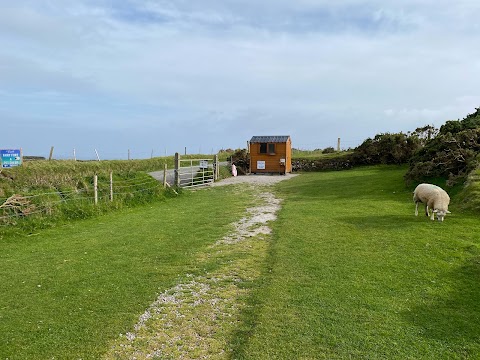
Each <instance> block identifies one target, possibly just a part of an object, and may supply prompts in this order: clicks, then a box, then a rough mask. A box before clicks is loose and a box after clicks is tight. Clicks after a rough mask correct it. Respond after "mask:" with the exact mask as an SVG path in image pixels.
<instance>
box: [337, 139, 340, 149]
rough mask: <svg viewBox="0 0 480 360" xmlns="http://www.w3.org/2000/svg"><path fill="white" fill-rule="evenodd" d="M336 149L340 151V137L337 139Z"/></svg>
mask: <svg viewBox="0 0 480 360" xmlns="http://www.w3.org/2000/svg"><path fill="white" fill-rule="evenodd" d="M337 151H340V138H338V139H337Z"/></svg>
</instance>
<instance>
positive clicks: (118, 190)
mask: <svg viewBox="0 0 480 360" xmlns="http://www.w3.org/2000/svg"><path fill="white" fill-rule="evenodd" d="M162 190H163V184H162V183H161V182H159V181H158V180H156V179H154V178H151V179H145V178H141V179H138V178H134V179H114V178H113V176H112V174H110V177H109V178H108V177H105V176H101V177H98V176H97V175H94V176H92V178H91V180H90V181H89V182H84V183H82V185H81V187H80V188H76V189H69V190H57V191H48V192H43V193H36V194H26V195H22V194H18V193H16V194H12V195H11V196H9V197H4V198H0V226H10V225H15V224H16V223H17V222H18V221H19V220H22V219H27V218H32V217H35V216H37V217H42V216H54V215H60V214H64V215H65V214H67V217H81V215H82V214H85V213H92V212H95V208H98V207H102V206H103V207H105V206H106V207H108V206H110V205H113V204H114V203H116V205H117V206H118V204H119V203H126V202H138V201H142V200H144V201H145V200H151V199H152V198H153V197H155V196H156V195H159V194H160V193H161V191H162ZM75 214H77V216H75Z"/></svg>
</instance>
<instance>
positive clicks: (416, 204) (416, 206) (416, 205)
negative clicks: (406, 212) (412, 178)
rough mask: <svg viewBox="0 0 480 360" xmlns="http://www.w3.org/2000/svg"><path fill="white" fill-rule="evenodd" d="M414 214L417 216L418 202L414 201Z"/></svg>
mask: <svg viewBox="0 0 480 360" xmlns="http://www.w3.org/2000/svg"><path fill="white" fill-rule="evenodd" d="M415 216H418V202H417V201H415Z"/></svg>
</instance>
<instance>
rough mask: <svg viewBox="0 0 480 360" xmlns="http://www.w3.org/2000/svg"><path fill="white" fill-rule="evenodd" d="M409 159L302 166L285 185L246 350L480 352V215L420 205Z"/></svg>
mask: <svg viewBox="0 0 480 360" xmlns="http://www.w3.org/2000/svg"><path fill="white" fill-rule="evenodd" d="M404 173H405V168H404V167H398V168H397V167H367V168H361V169H356V170H351V171H344V172H327V173H314V174H310V173H309V174H302V175H301V176H299V177H297V178H294V179H292V180H291V181H288V182H284V183H281V184H280V185H279V186H278V189H279V195H280V197H282V198H284V199H285V201H284V208H283V209H282V211H281V213H280V216H279V219H278V220H277V222H276V223H275V225H274V243H273V246H272V247H271V249H270V256H269V260H268V266H269V271H267V276H266V277H265V279H264V281H263V283H262V284H261V285H259V286H258V288H257V290H256V292H255V296H254V298H253V299H252V300H251V303H252V304H253V305H254V307H253V309H252V310H251V311H249V312H246V313H245V314H244V321H245V323H246V326H245V329H247V330H248V331H247V330H245V331H244V332H243V333H241V334H240V335H241V336H240V337H239V338H238V339H237V342H236V358H241V359H348V358H354V359H440V358H443V359H445V358H448V359H466V358H472V359H477V358H479V357H480V341H479V339H480V303H479V302H478V299H479V298H480V286H479V280H480V249H479V246H480V235H479V233H478V231H477V229H478V217H476V216H474V215H471V214H467V213H460V212H457V207H456V206H455V204H453V206H451V211H452V215H450V216H447V218H446V220H445V222H443V223H438V222H432V221H430V220H428V219H427V218H426V217H425V216H419V217H415V216H414V205H413V201H412V195H411V189H407V188H405V186H404V185H403V181H402V176H403V174H404Z"/></svg>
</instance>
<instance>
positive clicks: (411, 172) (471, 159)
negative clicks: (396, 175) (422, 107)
mask: <svg viewBox="0 0 480 360" xmlns="http://www.w3.org/2000/svg"><path fill="white" fill-rule="evenodd" d="M479 154H480V112H479V109H477V111H476V112H475V113H473V114H470V115H467V117H465V119H463V120H456V121H453V120H451V121H447V122H446V123H445V125H443V126H442V127H440V131H439V133H438V135H437V136H436V137H435V138H433V139H431V140H430V141H428V142H427V143H426V144H425V146H424V147H423V148H421V149H420V150H419V151H417V153H415V154H414V156H412V158H411V159H410V162H409V164H410V166H409V169H408V171H407V173H406V175H405V180H406V181H407V183H411V182H420V181H425V180H427V179H429V178H432V177H441V178H445V179H448V181H447V185H449V186H451V185H454V184H456V183H458V182H461V181H464V180H465V179H466V178H467V176H468V174H469V173H470V172H471V171H472V170H474V169H476V168H477V167H478V166H479V163H480V159H479Z"/></svg>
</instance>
